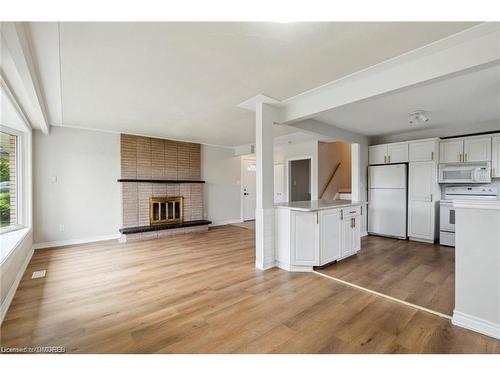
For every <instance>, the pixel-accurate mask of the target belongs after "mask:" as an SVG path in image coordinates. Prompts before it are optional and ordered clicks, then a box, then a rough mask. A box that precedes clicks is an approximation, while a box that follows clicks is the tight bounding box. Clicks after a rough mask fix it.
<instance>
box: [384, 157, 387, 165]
mask: <svg viewBox="0 0 500 375" xmlns="http://www.w3.org/2000/svg"><path fill="white" fill-rule="evenodd" d="M385 163H387V156H386V155H384V164H385Z"/></svg>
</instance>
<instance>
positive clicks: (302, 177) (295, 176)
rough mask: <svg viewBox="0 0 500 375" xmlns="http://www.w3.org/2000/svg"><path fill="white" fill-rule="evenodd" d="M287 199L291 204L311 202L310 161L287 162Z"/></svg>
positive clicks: (308, 159)
mask: <svg viewBox="0 0 500 375" xmlns="http://www.w3.org/2000/svg"><path fill="white" fill-rule="evenodd" d="M289 163H290V165H289V170H290V178H289V191H290V194H289V197H290V201H291V202H297V201H310V200H311V159H310V158H307V159H298V160H290V161H289Z"/></svg>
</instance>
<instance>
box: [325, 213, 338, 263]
mask: <svg viewBox="0 0 500 375" xmlns="http://www.w3.org/2000/svg"><path fill="white" fill-rule="evenodd" d="M319 227H320V228H319V233H320V240H319V248H320V250H319V259H320V265H323V264H326V263H330V262H333V261H334V260H337V259H340V257H341V255H342V253H341V250H342V220H341V219H340V210H324V211H321V212H320V217H319Z"/></svg>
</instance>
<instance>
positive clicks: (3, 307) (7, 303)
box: [0, 246, 34, 326]
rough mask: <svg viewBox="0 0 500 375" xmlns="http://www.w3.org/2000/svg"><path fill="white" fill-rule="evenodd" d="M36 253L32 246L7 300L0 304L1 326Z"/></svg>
mask: <svg viewBox="0 0 500 375" xmlns="http://www.w3.org/2000/svg"><path fill="white" fill-rule="evenodd" d="M33 253H34V247H33V246H31V249H30V251H29V253H28V255H27V256H26V259H25V260H24V262H23V265H22V266H21V269H20V270H19V272H18V273H17V276H16V279H15V280H14V282H13V283H12V285H11V287H10V289H9V291H8V293H7V296H6V297H5V300H4V301H3V303H2V305H1V306H0V326H1V325H2V323H3V319H4V318H5V315H7V311H8V310H9V307H10V304H11V303H12V300H13V299H14V296H15V294H16V291H17V288H18V287H19V284H20V283H21V280H22V278H23V275H24V273H25V272H26V268H28V264H29V263H30V261H31V257H32V256H33Z"/></svg>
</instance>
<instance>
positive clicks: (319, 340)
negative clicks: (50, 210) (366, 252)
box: [0, 226, 500, 353]
mask: <svg viewBox="0 0 500 375" xmlns="http://www.w3.org/2000/svg"><path fill="white" fill-rule="evenodd" d="M253 235H254V232H253V231H249V230H246V229H241V228H237V227H234V226H224V227H218V228H214V229H211V230H210V231H209V232H208V233H198V234H190V235H185V236H177V237H173V238H165V239H158V240H152V241H146V242H139V243H128V244H119V243H117V242H115V241H108V242H101V243H95V244H91V245H79V246H72V247H65V248H58V249H51V250H42V251H37V252H36V253H35V255H34V257H33V259H32V260H31V262H30V264H29V267H28V269H27V272H26V274H25V275H24V278H23V280H22V282H21V285H20V288H19V290H18V291H17V293H16V295H15V298H14V301H13V303H12V305H11V308H10V310H9V312H8V313H7V316H6V319H5V321H4V324H3V326H2V328H1V339H0V340H1V345H2V346H6V347H13V346H38V345H40V346H65V347H66V351H67V352H80V353H156V352H158V353H231V352H238V353H411V352H416V353H420V352H423V353H500V341H498V340H494V339H490V338H488V337H486V336H482V335H480V334H476V333H473V332H470V331H467V330H464V329H461V328H458V327H454V326H452V325H451V324H450V322H449V321H448V320H447V319H443V318H440V317H437V316H434V315H431V314H428V313H425V312H422V311H418V310H416V309H414V308H411V307H408V306H404V305H401V304H398V303H395V302H391V301H389V300H387V299H384V298H381V297H377V296H374V295H371V294H368V293H365V292H362V291H359V290H357V289H354V288H351V287H348V286H345V285H343V284H340V283H337V282H335V281H332V280H329V279H327V278H324V277H322V276H320V275H316V274H313V273H306V274H305V273H288V272H285V271H282V270H279V269H272V270H268V271H265V272H262V271H259V270H256V269H255V267H254V264H255V258H254V239H253ZM39 269H47V270H48V272H47V277H46V278H45V279H37V280H31V279H30V275H31V273H32V272H33V271H35V270H39Z"/></svg>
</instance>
